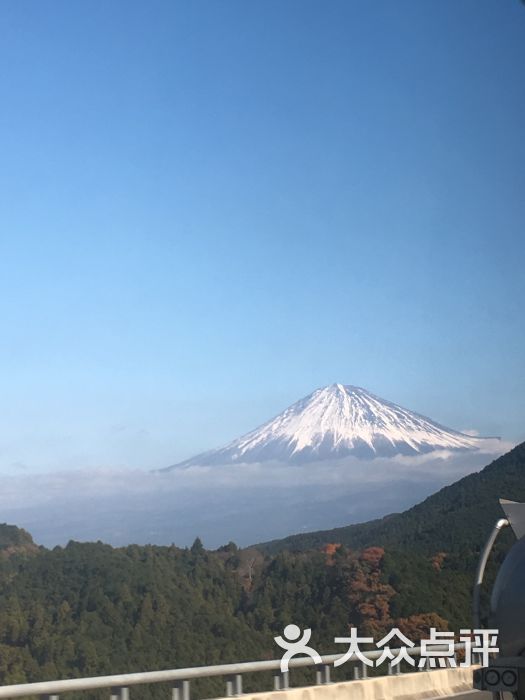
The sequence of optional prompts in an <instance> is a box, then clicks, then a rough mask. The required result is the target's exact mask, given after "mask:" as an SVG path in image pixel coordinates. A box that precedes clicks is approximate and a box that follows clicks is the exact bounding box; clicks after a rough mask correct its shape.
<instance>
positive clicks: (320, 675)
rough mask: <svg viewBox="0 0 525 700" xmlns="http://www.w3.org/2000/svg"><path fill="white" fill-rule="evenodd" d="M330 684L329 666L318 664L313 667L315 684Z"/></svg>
mask: <svg viewBox="0 0 525 700" xmlns="http://www.w3.org/2000/svg"><path fill="white" fill-rule="evenodd" d="M328 683H330V664H320V665H319V666H316V667H315V684H316V685H328Z"/></svg>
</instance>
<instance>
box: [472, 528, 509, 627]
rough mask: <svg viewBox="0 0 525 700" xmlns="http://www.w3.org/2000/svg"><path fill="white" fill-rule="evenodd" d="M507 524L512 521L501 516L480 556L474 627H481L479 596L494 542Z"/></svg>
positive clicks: (473, 610)
mask: <svg viewBox="0 0 525 700" xmlns="http://www.w3.org/2000/svg"><path fill="white" fill-rule="evenodd" d="M507 525H510V523H509V521H508V520H507V519H506V518H501V519H500V520H498V522H497V523H496V524H495V525H494V528H493V529H492V532H491V533H490V535H489V538H488V540H487V541H486V542H485V546H484V548H483V551H482V552H481V556H480V558H479V562H478V568H477V570H476V579H475V581H474V591H473V594H472V624H473V625H474V626H473V629H479V628H480V627H481V622H480V619H479V596H480V592H481V584H482V583H483V575H484V573H485V567H486V566H487V560H488V558H489V554H490V552H491V550H492V547H493V546H494V542H495V541H496V537H497V536H498V535H499V533H500V532H501V530H502V529H503V528H504V527H507Z"/></svg>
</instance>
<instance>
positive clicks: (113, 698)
mask: <svg viewBox="0 0 525 700" xmlns="http://www.w3.org/2000/svg"><path fill="white" fill-rule="evenodd" d="M110 692H111V695H110V700H129V688H111V691H110Z"/></svg>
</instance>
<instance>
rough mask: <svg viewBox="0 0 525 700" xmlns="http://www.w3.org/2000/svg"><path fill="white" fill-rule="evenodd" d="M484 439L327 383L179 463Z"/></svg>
mask: <svg viewBox="0 0 525 700" xmlns="http://www.w3.org/2000/svg"><path fill="white" fill-rule="evenodd" d="M484 440H486V439H485V438H478V437H473V436H471V435H465V434H463V433H461V432H459V431H457V430H452V429H451V428H446V427H444V426H442V425H440V424H439V423H436V422H435V421H433V420H431V419H430V418H426V417H425V416H422V415H420V414H418V413H415V412H414V411H410V410H408V409H406V408H403V407H402V406H399V405H397V404H394V403H392V402H391V401H387V400H386V399H382V398H380V397H378V396H376V395H374V394H372V393H370V392H369V391H367V390H366V389H363V388H361V387H357V386H352V385H343V384H331V385H330V386H327V387H324V388H321V389H317V390H316V391H314V392H313V393H311V394H309V395H308V396H306V397H305V398H303V399H301V400H299V401H297V402H296V403H294V404H293V405H292V406H290V407H289V408H287V409H286V410H285V411H283V412H282V413H281V414H279V415H278V416H276V417H275V418H273V419H271V420H269V421H268V422H266V423H264V424H263V425H262V426H260V427H259V428H256V429H255V430H252V431H251V432H249V433H247V434H246V435H243V436H242V437H240V438H237V439H236V440H233V441H232V442H230V443H229V444H228V445H226V446H225V447H222V448H219V449H216V450H211V451H209V452H205V453H203V454H199V455H197V456H196V457H193V458H191V459H188V460H186V461H184V462H181V463H180V464H177V465H174V466H173V467H168V468H167V470H170V469H174V468H177V467H189V466H194V465H200V466H211V465H225V464H243V463H258V462H283V463H288V464H302V463H306V462H316V461H323V460H328V459H339V458H342V457H347V456H354V457H357V458H359V459H370V458H374V457H393V456H396V455H417V454H425V453H428V452H432V451H435V450H453V451H460V450H478V449H480V448H481V447H482V446H483V445H484Z"/></svg>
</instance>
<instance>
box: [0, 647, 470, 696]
mask: <svg viewBox="0 0 525 700" xmlns="http://www.w3.org/2000/svg"><path fill="white" fill-rule="evenodd" d="M464 648H465V644H464V643H461V644H455V645H454V651H455V652H457V651H459V650H461V649H464ZM432 649H433V650H434V651H447V650H448V649H449V647H448V645H443V644H433V645H432ZM393 651H395V650H394V649H393ZM382 653H383V652H382V651H380V650H377V651H368V652H366V651H365V652H362V654H363V656H364V657H366V658H367V659H369V660H375V659H377V658H379V657H380V656H381V654H382ZM407 653H408V654H409V655H410V656H415V657H418V656H421V647H410V648H407ZM343 656H344V654H329V655H328V656H322V657H321V662H322V663H321V664H316V663H315V661H314V660H313V659H311V658H310V657H300V658H294V659H290V661H289V662H288V665H289V667H290V668H301V667H305V666H314V667H315V669H316V674H315V684H316V685H324V684H327V683H330V667H331V666H333V664H334V662H335V661H337V660H338V659H341V658H342V657H343ZM349 663H353V664H354V678H356V679H357V678H366V677H367V665H366V664H365V663H364V662H362V661H360V660H359V659H357V658H356V657H352V658H351V659H349ZM359 666H361V673H359ZM280 667H281V661H280V659H273V660H271V661H247V662H243V663H238V664H221V665H219V666H197V667H193V668H180V669H174V670H171V671H148V672H144V673H123V674H120V675H115V676H95V677H93V678H69V679H67V680H62V681H43V682H40V683H21V684H18V685H5V686H2V687H0V700H1V699H2V698H22V697H27V696H31V695H32V696H41V697H42V698H46V700H58V697H59V695H61V694H62V693H71V692H75V691H83V690H95V689H101V688H108V689H109V690H110V700H129V688H130V687H131V686H135V685H146V684H149V683H170V684H171V686H172V688H171V700H190V681H191V680H194V679H196V678H211V677H214V676H225V677H226V693H225V694H226V697H232V696H238V695H242V676H243V674H245V673H259V672H262V671H274V690H285V689H287V688H289V687H290V685H289V672H288V673H281V670H280ZM395 670H396V672H397V673H400V668H399V664H398V665H397V666H396V667H395ZM419 670H420V671H423V670H425V669H424V668H420V669H419ZM387 673H388V674H389V675H390V674H392V673H393V667H392V666H391V664H390V663H389V664H388V671H387Z"/></svg>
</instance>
